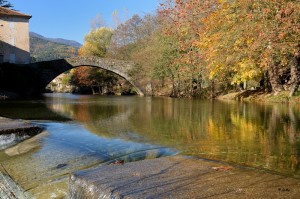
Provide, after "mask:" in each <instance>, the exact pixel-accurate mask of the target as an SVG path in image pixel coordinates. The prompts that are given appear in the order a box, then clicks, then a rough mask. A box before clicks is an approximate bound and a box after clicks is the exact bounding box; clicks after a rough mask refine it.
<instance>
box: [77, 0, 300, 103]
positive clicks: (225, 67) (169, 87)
mask: <svg viewBox="0 0 300 199" xmlns="http://www.w3.org/2000/svg"><path fill="white" fill-rule="evenodd" d="M299 10H300V4H299V1H294V0H274V1H268V0H262V1H261V0H260V1H258V0H254V1H249V0H241V1H237V0H233V1H227V0H205V1H200V0H166V1H164V3H162V4H160V6H159V8H158V11H157V13H155V14H151V15H150V14H148V15H145V16H144V17H140V16H138V15H134V16H133V17H132V18H130V19H129V20H127V21H125V22H123V23H120V24H119V25H118V26H117V27H116V28H115V29H114V30H112V29H110V28H105V27H102V26H101V25H99V26H93V28H92V29H91V31H90V32H89V33H88V34H87V35H86V37H85V42H84V44H83V46H82V47H81V48H80V49H79V55H85V56H86V55H91V56H99V57H110V58H115V59H125V60H132V61H134V62H135V63H137V64H136V67H135V69H134V70H133V71H132V76H133V77H134V78H135V80H136V81H137V82H139V84H140V85H141V86H142V87H143V88H144V90H145V91H146V93H147V94H148V95H164V96H173V97H203V98H214V97H216V96H218V95H224V94H227V93H229V92H236V91H240V90H242V89H245V90H246V89H248V90H250V89H252V90H254V91H251V92H248V93H246V96H247V95H249V94H250V96H257V94H260V93H261V94H264V95H259V96H260V98H262V97H264V96H267V97H266V98H269V96H277V97H278V98H280V97H281V96H283V98H284V99H286V98H290V97H292V96H295V95H298V93H297V91H298V87H299V82H300V72H299V70H300V66H299V60H300V51H299V50H300V40H299V38H300V37H299V36H300V34H299V33H300V11H299ZM95 24H96V23H95ZM75 74H76V73H75ZM80 74H89V75H87V76H92V75H91V74H93V69H90V68H86V69H81V71H80ZM77 77H78V82H80V80H82V79H80V77H79V75H77ZM266 93H271V95H265V94H266ZM253 94H255V95H253ZM254 98H255V97H254ZM275 98H276V97H275Z"/></svg>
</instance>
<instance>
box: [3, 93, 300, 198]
mask: <svg viewBox="0 0 300 199" xmlns="http://www.w3.org/2000/svg"><path fill="white" fill-rule="evenodd" d="M0 116H4V117H10V118H23V119H29V120H32V121H34V122H36V123H38V124H40V125H43V126H45V127H46V131H45V132H43V133H42V134H40V135H38V136H36V137H34V138H31V139H29V140H26V141H24V142H21V143H20V144H18V145H16V146H12V147H9V148H7V149H5V150H2V151H0V163H1V164H2V166H3V167H4V168H5V170H6V172H8V173H9V174H10V175H11V176H12V178H13V179H14V180H15V181H17V182H18V183H19V184H20V185H21V186H22V187H23V188H24V189H25V190H28V192H30V193H31V194H33V195H34V196H36V197H38V198H51V197H52V198H59V197H63V196H64V195H65V193H66V187H67V177H68V174H69V173H70V172H73V171H77V170H81V169H85V168H90V167H93V166H96V165H98V164H101V163H107V162H109V161H113V160H115V159H124V160H125V161H135V160H141V159H145V158H156V157H161V156H166V155H172V154H175V153H182V154H186V155H193V156H197V157H201V158H209V159H214V160H218V161H226V162H231V163H234V164H239V165H246V166H250V167H254V168H261V169H267V170H271V171H276V172H279V173H282V174H285V175H290V176H294V177H300V172H299V167H300V164H299V160H300V142H299V141H300V123H299V121H300V108H299V106H292V105H287V104H269V105H263V104H254V103H238V102H219V101H203V100H187V99H171V98H151V97H144V98H141V97H116V96H115V97H100V96H78V95H70V94H50V95H46V97H45V99H43V100H37V101H15V102H0ZM53 190H55V191H53Z"/></svg>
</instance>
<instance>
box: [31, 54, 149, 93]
mask: <svg viewBox="0 0 300 199" xmlns="http://www.w3.org/2000/svg"><path fill="white" fill-rule="evenodd" d="M83 66H86V67H90V68H100V69H102V70H103V71H107V73H108V72H109V73H113V74H116V75H118V77H122V78H124V79H125V80H126V81H127V82H129V83H130V85H132V88H134V90H135V91H136V93H137V94H138V95H140V96H144V93H143V92H142V91H141V89H140V88H139V87H138V86H136V85H135V83H134V81H133V80H132V79H131V77H130V75H129V73H130V71H131V69H132V68H133V66H134V63H132V62H128V61H122V60H113V59H107V58H99V57H73V58H66V59H59V60H52V61H44V62H36V63H34V64H32V65H31V67H33V68H34V69H36V70H37V71H38V72H37V75H38V76H39V79H40V81H41V82H42V85H41V86H40V89H41V90H45V88H46V86H47V85H48V84H49V83H50V82H51V81H52V80H53V79H55V78H56V77H57V76H59V75H60V74H63V73H66V72H67V71H69V70H71V69H75V68H80V67H83ZM93 70H94V69H93Z"/></svg>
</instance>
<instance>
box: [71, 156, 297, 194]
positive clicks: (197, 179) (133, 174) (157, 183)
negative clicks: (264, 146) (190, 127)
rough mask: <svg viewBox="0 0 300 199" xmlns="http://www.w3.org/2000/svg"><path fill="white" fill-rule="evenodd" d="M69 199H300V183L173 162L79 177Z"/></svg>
mask: <svg viewBox="0 0 300 199" xmlns="http://www.w3.org/2000/svg"><path fill="white" fill-rule="evenodd" d="M69 198H72V199H85V198H89V199H96V198H115V199H116V198H139V199H140V198H189V199H190V198H222V199H223V198H300V179H294V178H289V177H285V176H281V175H276V174H271V173H266V172H262V171H255V170H250V169H242V168H236V167H232V166H228V165H224V164H220V163H216V162H211V161H206V160H199V159H192V158H188V157H183V156H173V157H167V158H159V159H151V160H143V161H139V162H131V163H125V164H111V165H106V166H99V167H97V168H93V169H89V170H84V171H79V172H76V173H74V174H72V175H71V176H70V184H69Z"/></svg>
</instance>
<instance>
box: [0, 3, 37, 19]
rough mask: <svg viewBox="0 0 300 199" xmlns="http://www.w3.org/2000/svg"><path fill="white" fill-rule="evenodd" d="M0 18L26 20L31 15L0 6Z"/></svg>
mask: <svg viewBox="0 0 300 199" xmlns="http://www.w3.org/2000/svg"><path fill="white" fill-rule="evenodd" d="M0 16H14V17H21V18H27V19H30V18H31V15H27V14H23V13H20V12H17V11H14V10H11V9H8V8H4V7H1V6H0Z"/></svg>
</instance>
